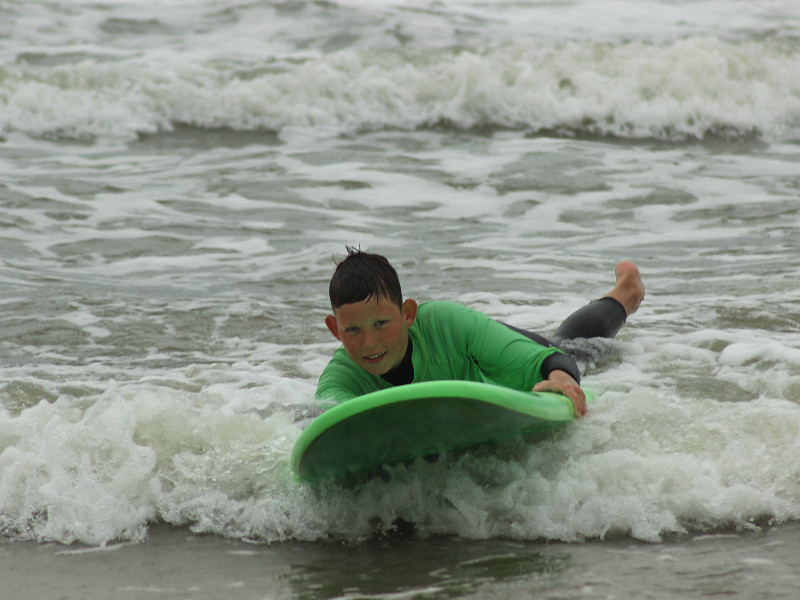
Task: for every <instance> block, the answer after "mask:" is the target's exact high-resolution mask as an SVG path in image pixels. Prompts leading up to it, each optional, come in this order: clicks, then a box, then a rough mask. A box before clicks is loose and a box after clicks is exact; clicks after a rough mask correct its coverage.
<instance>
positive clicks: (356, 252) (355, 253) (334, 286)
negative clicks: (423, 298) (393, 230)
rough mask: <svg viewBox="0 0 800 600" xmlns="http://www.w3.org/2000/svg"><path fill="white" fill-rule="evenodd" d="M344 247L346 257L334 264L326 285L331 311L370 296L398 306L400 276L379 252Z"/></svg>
mask: <svg viewBox="0 0 800 600" xmlns="http://www.w3.org/2000/svg"><path fill="white" fill-rule="evenodd" d="M346 248H347V258H345V259H344V260H342V261H341V262H340V263H339V264H337V265H336V270H335V271H334V273H333V277H332V278H331V283H330V286H329V287H328V295H329V296H330V299H331V307H332V308H333V310H336V309H337V308H339V307H340V306H343V305H345V304H353V303H354V302H363V301H365V300H369V299H371V298H388V299H389V300H391V301H392V302H394V303H395V304H396V305H397V306H400V307H402V305H403V293H402V291H401V289H400V279H399V278H398V277H397V271H395V270H394V267H392V265H390V264H389V261H388V260H386V258H384V257H383V256H381V255H380V254H370V253H369V252H362V251H361V248H353V247H351V246H346Z"/></svg>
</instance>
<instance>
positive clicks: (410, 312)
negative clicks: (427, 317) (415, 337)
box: [403, 298, 417, 327]
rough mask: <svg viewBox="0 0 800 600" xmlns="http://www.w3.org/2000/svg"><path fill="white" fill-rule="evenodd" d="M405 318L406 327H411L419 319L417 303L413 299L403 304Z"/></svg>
mask: <svg viewBox="0 0 800 600" xmlns="http://www.w3.org/2000/svg"><path fill="white" fill-rule="evenodd" d="M403 318H404V319H405V321H406V327H411V325H413V324H414V321H415V320H416V319H417V301H416V300H414V299H413V298H407V299H406V300H405V301H404V302H403Z"/></svg>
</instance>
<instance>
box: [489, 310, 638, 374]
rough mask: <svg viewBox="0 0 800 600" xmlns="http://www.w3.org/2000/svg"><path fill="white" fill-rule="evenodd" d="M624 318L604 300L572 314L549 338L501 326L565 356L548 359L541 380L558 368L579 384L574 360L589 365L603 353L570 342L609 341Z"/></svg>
mask: <svg viewBox="0 0 800 600" xmlns="http://www.w3.org/2000/svg"><path fill="white" fill-rule="evenodd" d="M626 317H627V313H626V312H625V307H624V306H622V304H621V303H620V302H619V301H618V300H615V299H614V298H608V297H605V298H600V299H599V300H594V301H593V302H590V303H589V304H587V305H586V306H584V307H582V308H579V309H578V310H576V311H575V312H574V313H572V314H571V315H570V316H569V317H567V318H566V320H565V321H564V322H563V323H561V325H560V326H559V328H558V329H557V330H556V332H555V333H554V334H553V337H552V339H548V338H546V337H544V336H542V335H539V334H538V333H533V332H532V331H527V330H525V329H519V328H518V327H513V326H511V325H509V324H508V323H503V325H505V326H506V327H509V328H510V329H513V330H514V331H516V332H517V333H521V334H522V335H524V336H525V337H527V338H530V339H532V340H533V341H535V342H538V343H539V344H541V345H542V346H546V347H548V348H551V347H553V346H555V347H557V348H559V349H561V350H563V351H564V352H566V353H567V355H569V356H565V355H563V354H553V355H551V356H548V357H547V358H546V359H545V362H544V363H543V364H542V375H543V377H545V378H546V377H547V375H548V373H549V372H550V371H552V370H554V369H559V370H562V371H566V372H567V373H569V374H570V375H572V377H573V378H574V379H575V380H576V381H578V382H580V370H579V369H578V366H577V363H576V362H575V361H576V359H577V360H581V362H585V363H593V362H595V360H597V358H599V356H601V355H602V354H603V352H602V348H598V347H595V346H591V347H589V346H586V345H580V344H579V345H575V344H570V343H569V342H570V340H575V339H585V338H613V337H614V336H615V335H617V333H618V332H619V330H620V329H621V328H622V326H623V325H624V324H625V320H626Z"/></svg>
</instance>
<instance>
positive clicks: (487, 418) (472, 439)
mask: <svg viewBox="0 0 800 600" xmlns="http://www.w3.org/2000/svg"><path fill="white" fill-rule="evenodd" d="M574 418H575V412H574V409H573V407H572V403H571V402H570V400H569V399H568V398H567V397H566V396H563V395H561V394H556V393H550V392H520V391H516V390H512V389H509V388H505V387H501V386H497V385H491V384H486V383H475V382H470V381H431V382H425V383H414V384H410V385H403V386H398V387H394V388H390V389H387V390H381V391H378V392H373V393H371V394H366V395H364V396H359V397H357V398H353V399H351V400H348V401H346V402H343V403H342V404H339V405H337V406H335V407H333V408H331V409H330V410H328V411H326V412H324V413H322V414H321V415H320V416H318V417H317V418H316V419H314V420H313V421H312V422H311V423H310V424H309V425H308V427H307V428H306V429H305V430H304V431H303V433H302V434H301V435H300V437H299V438H298V439H297V441H296V443H295V445H294V449H293V451H292V457H291V465H292V471H293V473H294V475H295V477H296V478H297V479H298V480H299V481H301V482H315V481H319V480H323V479H334V480H336V479H342V478H345V477H347V476H350V475H352V474H355V473H359V472H361V473H367V472H369V471H370V470H376V469H379V468H380V467H381V466H383V465H391V464H397V463H399V462H402V461H405V460H410V459H414V458H417V457H422V456H428V455H432V454H439V453H441V452H447V451H456V450H465V449H468V448H471V447H474V446H478V445H480V444H482V443H484V442H493V441H500V440H503V439H507V438H510V437H514V436H518V435H522V434H524V433H531V432H535V431H540V430H543V429H549V428H552V427H557V426H560V425H565V424H567V423H570V422H571V421H573V420H574Z"/></svg>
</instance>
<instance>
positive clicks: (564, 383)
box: [533, 369, 586, 417]
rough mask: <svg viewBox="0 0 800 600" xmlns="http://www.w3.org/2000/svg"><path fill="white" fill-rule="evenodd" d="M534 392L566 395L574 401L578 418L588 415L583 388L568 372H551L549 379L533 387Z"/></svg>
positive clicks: (555, 370) (573, 404)
mask: <svg viewBox="0 0 800 600" xmlns="http://www.w3.org/2000/svg"><path fill="white" fill-rule="evenodd" d="M533 391H534V392H559V393H561V394H564V395H565V396H566V397H567V398H569V399H570V400H571V401H572V406H573V407H574V408H575V416H576V417H582V416H583V415H585V414H586V394H584V393H583V390H582V389H581V386H579V385H578V382H577V381H575V379H573V378H572V375H570V374H569V373H567V372H566V371H559V370H558V369H554V370H552V371H550V374H549V375H548V376H547V379H545V380H544V381H540V382H539V383H537V384H536V385H535V386H533Z"/></svg>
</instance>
